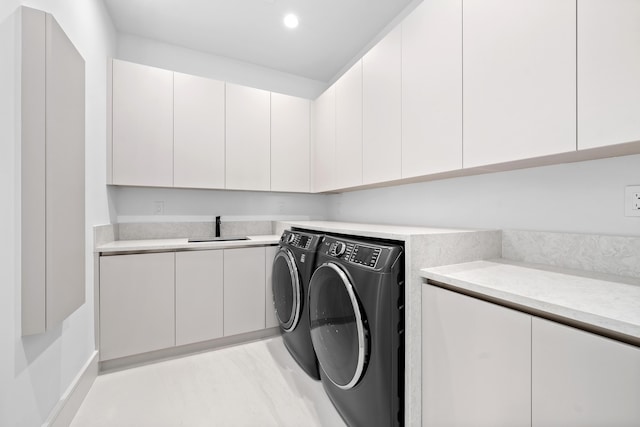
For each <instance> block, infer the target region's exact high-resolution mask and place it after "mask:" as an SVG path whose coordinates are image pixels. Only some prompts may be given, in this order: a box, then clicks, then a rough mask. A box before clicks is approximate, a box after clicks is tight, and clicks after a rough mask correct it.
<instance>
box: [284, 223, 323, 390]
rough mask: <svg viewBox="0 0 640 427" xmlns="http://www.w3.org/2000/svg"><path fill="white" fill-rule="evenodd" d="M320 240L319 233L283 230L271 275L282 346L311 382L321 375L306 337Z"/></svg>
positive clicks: (307, 335) (308, 338) (308, 336)
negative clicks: (308, 300)
mask: <svg viewBox="0 0 640 427" xmlns="http://www.w3.org/2000/svg"><path fill="white" fill-rule="evenodd" d="M321 240H322V235H321V234H313V233H308V232H302V231H288V230H286V231H285V232H284V233H282V237H281V238H280V247H279V249H278V252H277V253H276V256H275V258H274V259H273V276H272V286H273V304H274V307H275V311H276V318H277V319H278V322H279V323H280V330H281V331H282V339H283V341H284V344H285V346H286V347H287V349H288V350H289V353H291V355H292V356H293V358H294V359H295V360H296V362H298V365H300V366H301V367H302V369H304V371H305V372H306V373H307V374H309V375H310V376H311V377H312V378H314V379H320V374H319V372H318V360H317V359H316V355H315V353H314V351H313V345H312V344H311V336H310V335H309V307H308V304H307V295H308V289H309V281H310V279H311V275H312V274H313V271H314V267H315V258H316V251H317V248H318V246H319V244H320V242H321Z"/></svg>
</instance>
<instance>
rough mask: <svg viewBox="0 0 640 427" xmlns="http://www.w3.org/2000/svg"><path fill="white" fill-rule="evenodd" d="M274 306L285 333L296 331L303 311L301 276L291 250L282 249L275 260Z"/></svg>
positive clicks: (273, 276) (273, 274) (273, 275)
mask: <svg viewBox="0 0 640 427" xmlns="http://www.w3.org/2000/svg"><path fill="white" fill-rule="evenodd" d="M271 286H272V287H273V305H274V306H275V309H276V317H277V318H278V322H280V326H281V327H282V329H283V330H284V331H285V332H290V331H292V330H294V329H295V327H296V326H297V325H298V321H299V320H300V312H301V311H302V306H301V304H300V303H301V301H300V295H301V288H300V286H301V284H300V274H299V273H298V267H297V265H296V261H295V258H294V257H293V254H292V253H291V251H290V250H288V249H286V248H281V249H280V250H279V251H278V253H277V254H276V256H275V258H274V259H273V273H272V284H271Z"/></svg>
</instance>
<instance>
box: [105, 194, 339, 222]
mask: <svg viewBox="0 0 640 427" xmlns="http://www.w3.org/2000/svg"><path fill="white" fill-rule="evenodd" d="M110 195H111V201H112V205H113V207H114V209H115V212H116V213H117V217H116V218H114V221H113V222H163V221H190V220H198V221H199V220H201V221H208V220H213V217H215V216H216V215H221V216H223V218H222V219H223V220H225V219H226V220H275V219H324V218H326V217H327V215H328V209H329V204H328V201H329V196H326V195H318V194H296V193H271V192H257V191H225V190H187V189H178V188H175V189H172V188H138V187H113V188H111V190H110ZM156 201H162V202H164V215H154V211H153V207H154V203H155V202H156Z"/></svg>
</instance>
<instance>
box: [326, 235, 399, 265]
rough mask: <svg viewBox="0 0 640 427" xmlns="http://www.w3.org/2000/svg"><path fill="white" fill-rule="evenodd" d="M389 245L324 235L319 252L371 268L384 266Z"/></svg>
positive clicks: (389, 253)
mask: <svg viewBox="0 0 640 427" xmlns="http://www.w3.org/2000/svg"><path fill="white" fill-rule="evenodd" d="M391 252H393V251H392V249H391V247H386V246H381V245H376V244H375V243H369V242H358V241H351V240H347V239H340V238H335V237H330V236H325V238H324V240H323V243H322V246H321V247H320V250H319V253H321V254H325V255H328V256H330V257H334V258H339V259H341V260H342V261H343V262H345V261H346V262H349V263H351V264H358V265H362V266H365V267H369V268H372V269H378V268H382V267H384V265H385V263H386V262H387V261H388V260H389V256H390V255H391Z"/></svg>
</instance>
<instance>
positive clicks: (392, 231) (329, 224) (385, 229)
mask: <svg viewBox="0 0 640 427" xmlns="http://www.w3.org/2000/svg"><path fill="white" fill-rule="evenodd" d="M283 223H285V224H287V225H288V226H291V227H296V228H306V229H311V230H317V231H324V232H333V233H342V234H350V235H358V236H366V237H379V238H383V239H393V240H407V238H409V237H410V236H415V235H426V234H451V233H465V232H472V231H478V230H471V229H453V228H429V227H408V226H401V225H387V224H364V223H354V222H339V221H283Z"/></svg>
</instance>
